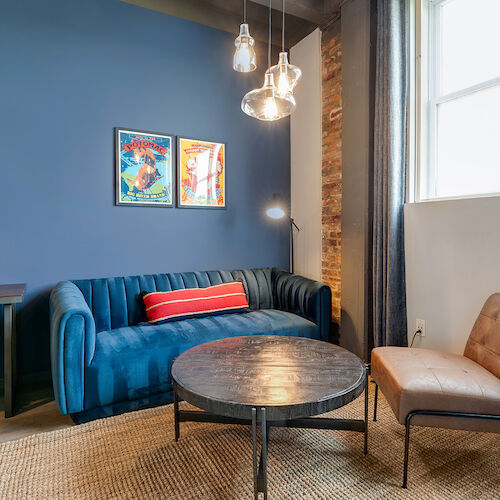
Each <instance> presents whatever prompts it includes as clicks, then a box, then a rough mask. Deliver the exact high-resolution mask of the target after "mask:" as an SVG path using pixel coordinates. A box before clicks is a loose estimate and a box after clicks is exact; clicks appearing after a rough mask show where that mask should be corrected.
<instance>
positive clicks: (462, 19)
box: [440, 0, 500, 94]
mask: <svg viewBox="0 0 500 500" xmlns="http://www.w3.org/2000/svg"><path fill="white" fill-rule="evenodd" d="M499 23H500V0H474V1H473V2H471V1H470V0H451V1H450V2H446V3H445V4H443V5H442V7H441V43H442V48H441V64H440V66H441V94H448V93H450V92H454V91H456V90H460V89H463V88H466V87H470V86H471V85H475V84H476V83H479V82H483V81H486V80H490V79H491V78H495V77H499V76H500V25H499Z"/></svg>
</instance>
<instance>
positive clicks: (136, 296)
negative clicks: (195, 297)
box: [74, 268, 274, 332]
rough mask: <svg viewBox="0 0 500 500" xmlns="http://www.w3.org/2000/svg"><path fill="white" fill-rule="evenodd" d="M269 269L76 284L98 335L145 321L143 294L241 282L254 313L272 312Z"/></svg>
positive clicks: (84, 281)
mask: <svg viewBox="0 0 500 500" xmlns="http://www.w3.org/2000/svg"><path fill="white" fill-rule="evenodd" d="M271 272H272V270H271V269H270V268H264V269H241V270H236V271H203V272H189V273H168V274H149V275H143V276H125V277H120V278H101V279H89V280H75V281H74V283H75V285H77V286H78V288H79V289H80V290H81V292H82V293H83V296H84V297H85V300H86V301H87V304H88V305H89V307H90V310H91V311H92V314H93V315H94V320H95V326H96V331H97V332H102V331H105V330H111V329H114V328H120V327H123V326H132V325H137V324H138V323H141V322H142V321H146V317H145V314H144V306H143V303H142V298H141V292H169V291H171V290H182V289H185V288H205V287H207V286H211V285H219V284H220V283H227V282H228V281H233V280H236V279H240V280H242V281H243V286H244V287H245V292H246V294H247V299H248V305H249V306H250V308H251V309H272V308H273V303H274V301H273V287H272V282H271V279H272V278H271Z"/></svg>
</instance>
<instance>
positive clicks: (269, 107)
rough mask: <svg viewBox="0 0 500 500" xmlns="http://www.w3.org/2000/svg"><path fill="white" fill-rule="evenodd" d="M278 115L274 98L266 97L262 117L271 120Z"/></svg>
mask: <svg viewBox="0 0 500 500" xmlns="http://www.w3.org/2000/svg"><path fill="white" fill-rule="evenodd" d="M277 114H278V107H277V106H276V101H275V99H274V97H268V98H267V99H266V103H265V104H264V116H265V117H266V119H268V120H271V119H272V118H274V117H275V116H276V115H277Z"/></svg>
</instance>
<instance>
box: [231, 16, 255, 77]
mask: <svg viewBox="0 0 500 500" xmlns="http://www.w3.org/2000/svg"><path fill="white" fill-rule="evenodd" d="M234 45H235V46H236V50H235V52H234V57H233V69H234V70H235V71H239V72H240V73H250V72H251V71H253V70H254V69H255V68H256V67H257V63H256V61H255V59H256V58H255V49H254V45H255V40H254V39H253V38H252V37H251V36H250V32H249V30H248V24H246V23H243V24H241V25H240V34H239V36H238V38H236V40H235V41H234Z"/></svg>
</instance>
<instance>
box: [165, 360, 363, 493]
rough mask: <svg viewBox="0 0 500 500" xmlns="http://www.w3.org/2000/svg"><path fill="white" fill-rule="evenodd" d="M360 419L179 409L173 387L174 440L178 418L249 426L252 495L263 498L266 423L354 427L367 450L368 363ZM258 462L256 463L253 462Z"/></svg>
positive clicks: (254, 410)
mask: <svg viewBox="0 0 500 500" xmlns="http://www.w3.org/2000/svg"><path fill="white" fill-rule="evenodd" d="M364 397H365V398H364V399H365V408H364V420H359V419H344V418H316V417H308V418H297V419H292V420H278V421H267V419H266V409H265V408H261V407H256V408H252V420H251V421H249V420H244V419H239V418H232V417H225V416H222V415H214V414H212V413H208V412H206V411H203V410H180V409H179V396H178V395H177V392H176V391H175V390H174V427H175V440H176V441H178V439H179V437H180V426H179V424H180V422H210V423H214V424H237V425H251V426H252V441H253V484H254V498H255V499H256V500H257V499H258V498H259V493H264V500H267V445H268V442H269V430H270V427H291V428H296V429H325V430H336V431H354V432H362V433H363V434H364V454H365V455H366V454H367V453H368V367H365V389H364ZM258 424H260V426H261V434H262V436H261V447H260V448H261V450H260V459H259V457H258V450H257V448H258V446H257V441H258V439H257V427H258ZM257 464H258V465H257Z"/></svg>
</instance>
